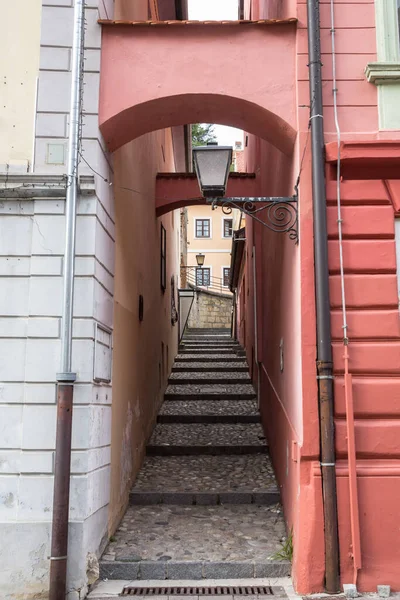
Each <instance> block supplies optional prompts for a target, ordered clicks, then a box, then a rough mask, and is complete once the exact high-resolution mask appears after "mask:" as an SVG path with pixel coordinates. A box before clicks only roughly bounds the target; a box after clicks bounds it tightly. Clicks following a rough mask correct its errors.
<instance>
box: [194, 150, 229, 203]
mask: <svg viewBox="0 0 400 600" xmlns="http://www.w3.org/2000/svg"><path fill="white" fill-rule="evenodd" d="M231 163H232V147H231V146H216V145H210V146H198V147H197V148H193V164H194V168H195V170H196V175H197V179H198V181H199V185H200V189H201V193H202V194H203V196H204V198H219V197H221V196H225V190H226V184H227V182H228V176H229V169H230V167H231Z"/></svg>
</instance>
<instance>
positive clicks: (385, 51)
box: [365, 0, 400, 129]
mask: <svg viewBox="0 0 400 600" xmlns="http://www.w3.org/2000/svg"><path fill="white" fill-rule="evenodd" d="M398 8H399V7H398V0H375V26H376V46H377V62H371V63H368V64H367V66H366V68H365V75H366V78H367V80H368V81H369V83H373V84H375V85H376V86H377V87H378V109H379V128H380V129H400V114H399V112H400V111H398V110H397V106H398V104H399V103H400V31H399V14H398ZM388 84H389V85H388Z"/></svg>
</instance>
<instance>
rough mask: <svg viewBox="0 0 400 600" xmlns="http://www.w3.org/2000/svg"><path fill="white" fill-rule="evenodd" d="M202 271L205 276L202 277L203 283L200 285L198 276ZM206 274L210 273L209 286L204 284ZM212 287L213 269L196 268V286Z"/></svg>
mask: <svg viewBox="0 0 400 600" xmlns="http://www.w3.org/2000/svg"><path fill="white" fill-rule="evenodd" d="M200 271H201V272H202V273H203V276H202V283H199V282H198V279H197V274H198V273H199V272H200ZM205 272H207V273H208V284H207V283H204V273H205ZM210 285H211V268H210V267H196V286H200V287H210Z"/></svg>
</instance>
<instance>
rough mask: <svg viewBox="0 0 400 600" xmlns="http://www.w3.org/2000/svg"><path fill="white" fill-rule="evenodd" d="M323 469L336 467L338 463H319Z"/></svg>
mask: <svg viewBox="0 0 400 600" xmlns="http://www.w3.org/2000/svg"><path fill="white" fill-rule="evenodd" d="M319 464H320V466H321V467H336V463H323V462H320V463H319Z"/></svg>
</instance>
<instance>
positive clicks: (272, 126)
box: [101, 94, 296, 155]
mask: <svg viewBox="0 0 400 600" xmlns="http://www.w3.org/2000/svg"><path fill="white" fill-rule="evenodd" d="M188 123H217V124H220V125H229V126H231V127H237V128H238V129H243V130H244V131H246V132H248V133H252V134H254V135H257V136H258V137H260V138H262V139H264V140H266V141H268V142H270V143H271V144H272V145H273V146H275V147H276V148H278V149H279V150H281V151H282V152H283V153H284V154H287V155H289V154H291V152H292V150H293V146H294V142H295V139H296V130H295V129H294V128H293V127H292V126H291V125H289V124H288V123H287V122H286V121H285V120H284V119H282V118H281V117H279V116H277V115H276V114H274V113H272V112H270V111H269V110H267V109H265V108H263V107H262V106H260V105H257V104H254V103H253V102H249V101H248V100H243V99H241V98H235V97H231V96H226V95H223V94H181V95H177V96H169V97H165V98H158V99H154V100H150V101H148V102H144V103H142V104H137V105H135V106H131V107H129V108H127V109H125V110H123V111H121V112H119V113H117V114H116V115H114V116H113V117H111V118H110V119H108V120H107V121H105V122H103V123H101V131H102V134H103V136H104V139H105V141H106V143H107V146H108V148H109V150H110V151H111V152H113V151H115V150H117V149H118V148H120V147H121V146H123V145H124V144H126V143H128V142H130V141H131V140H133V139H136V138H138V137H140V136H141V135H144V134H146V133H149V132H151V131H156V130H158V129H164V128H167V127H173V126H179V125H186V124H188Z"/></svg>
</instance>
